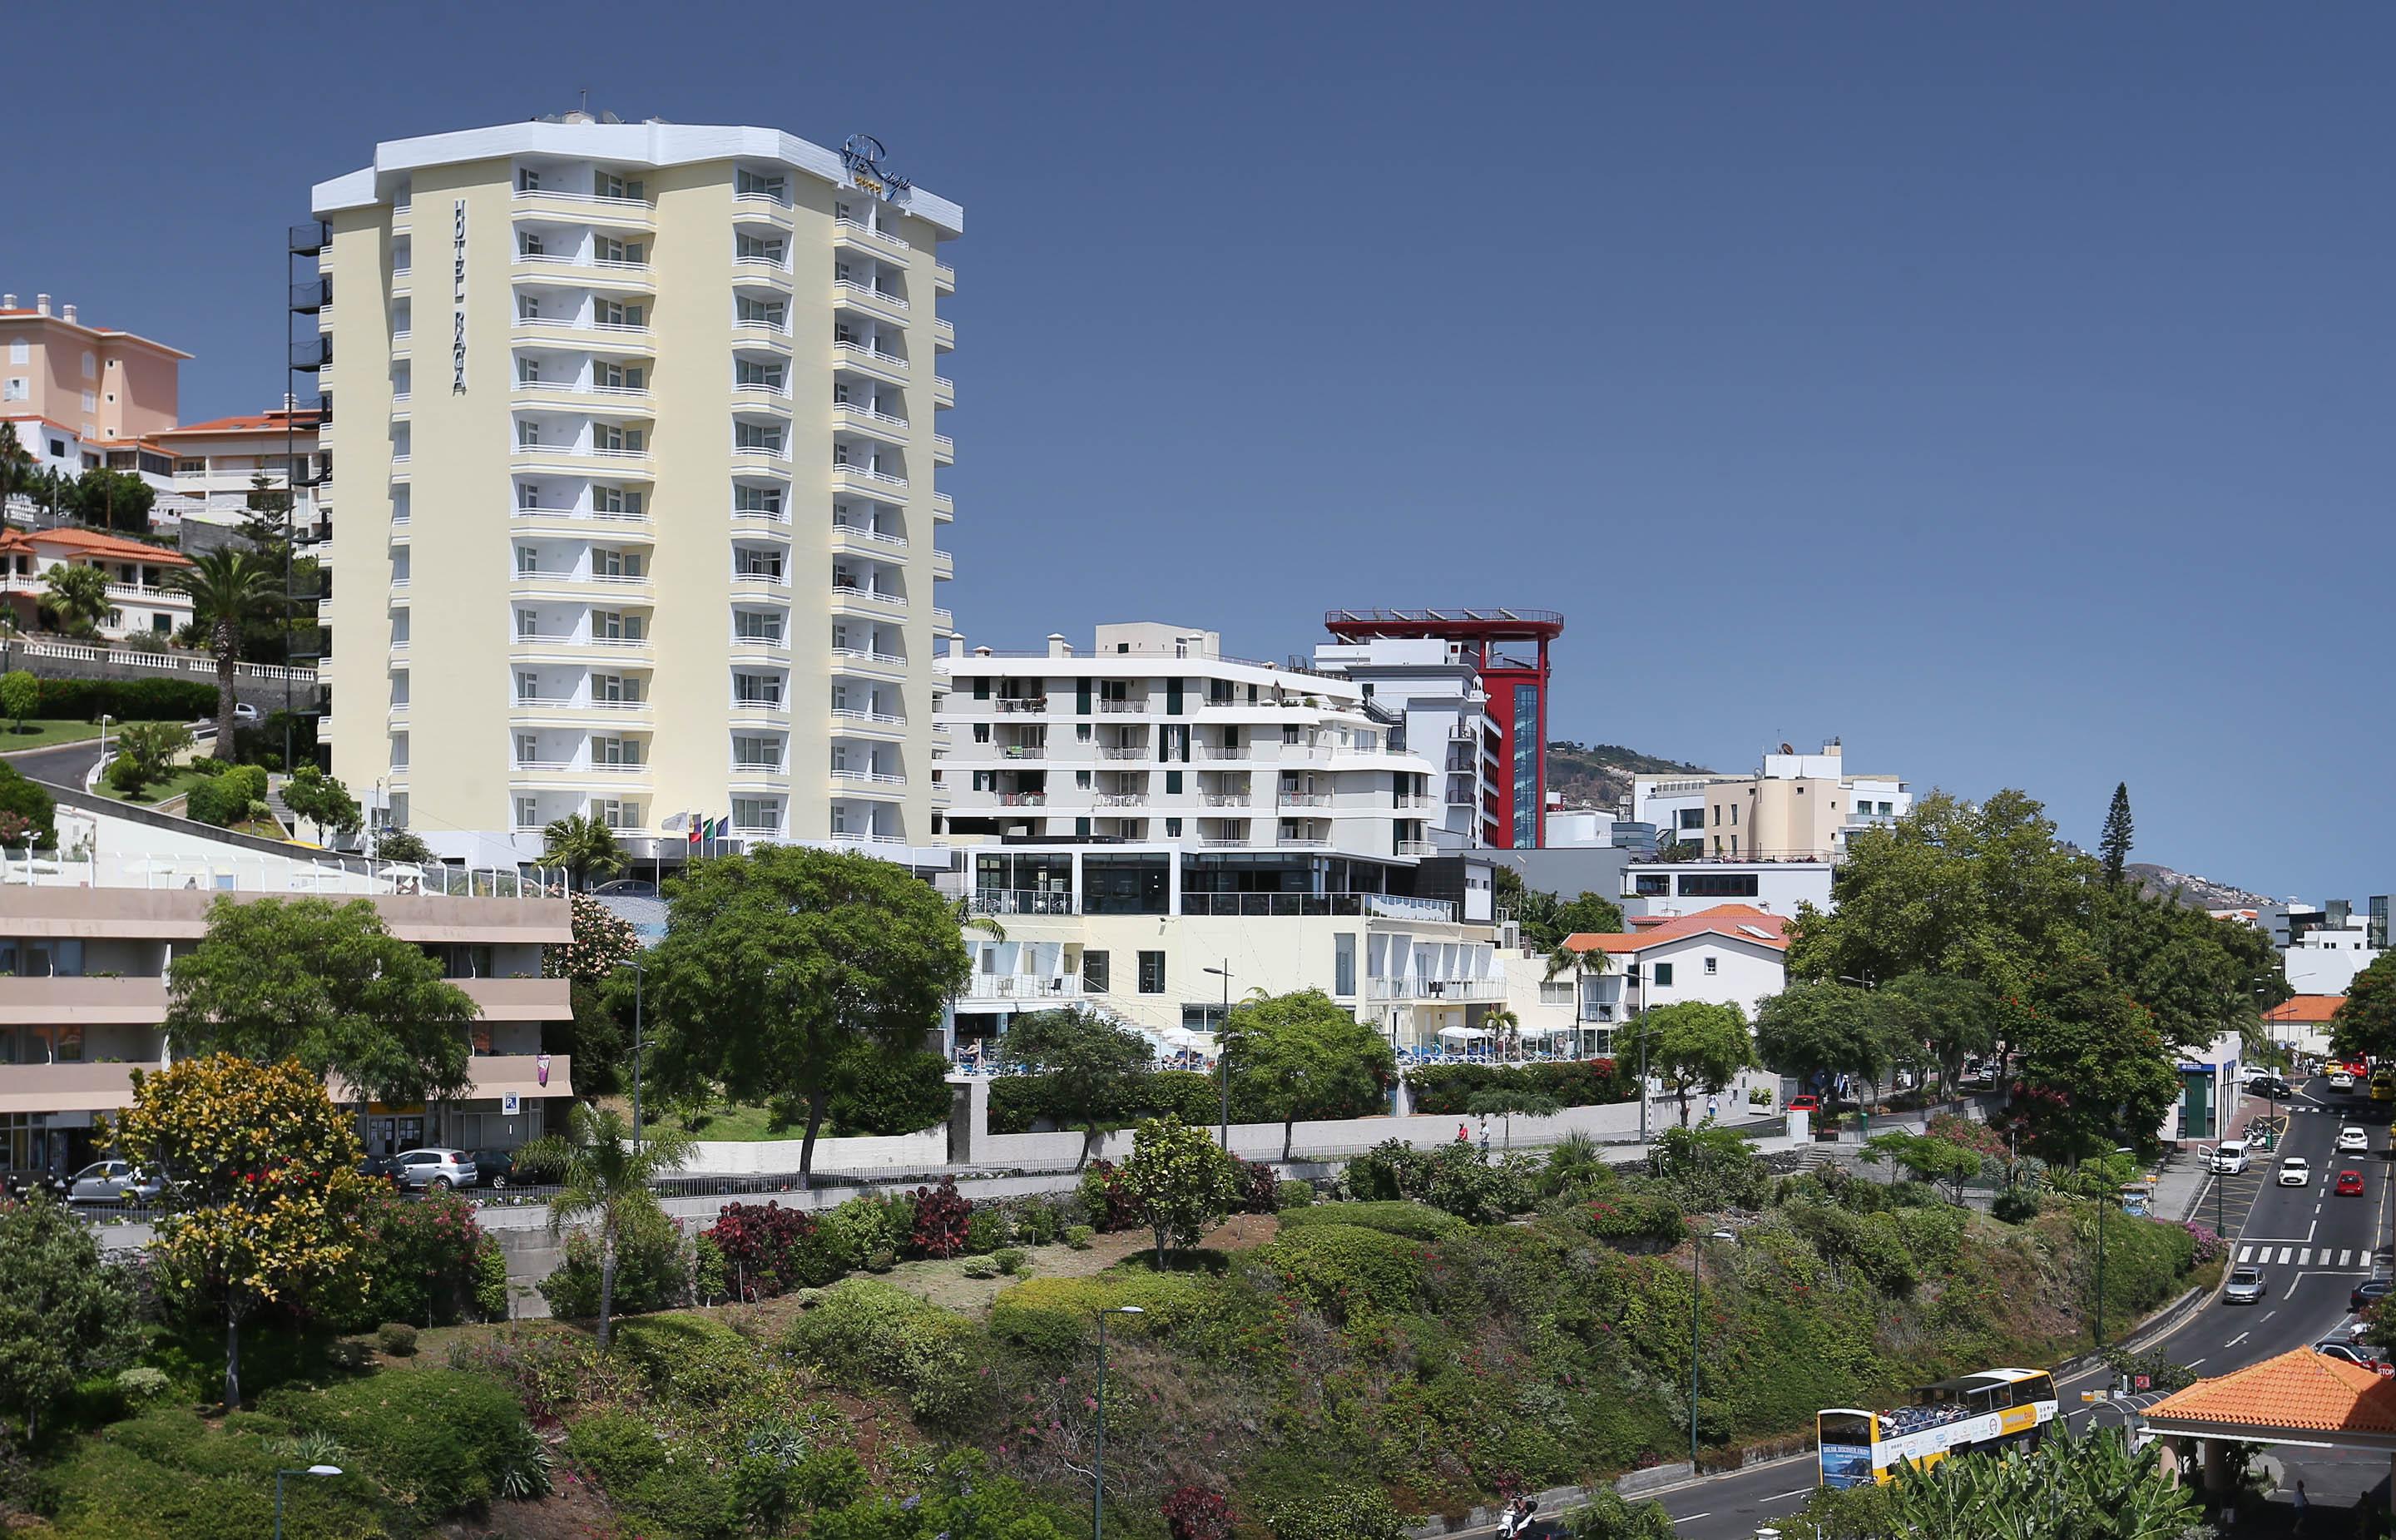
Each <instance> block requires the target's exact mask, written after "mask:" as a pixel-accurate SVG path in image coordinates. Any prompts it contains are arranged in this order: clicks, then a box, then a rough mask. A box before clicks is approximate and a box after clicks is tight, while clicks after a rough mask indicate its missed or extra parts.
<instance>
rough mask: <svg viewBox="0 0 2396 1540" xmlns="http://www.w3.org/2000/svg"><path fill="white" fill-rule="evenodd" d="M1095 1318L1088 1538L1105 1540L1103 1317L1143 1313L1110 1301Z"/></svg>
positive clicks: (1105, 1435)
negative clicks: (1093, 1434)
mask: <svg viewBox="0 0 2396 1540" xmlns="http://www.w3.org/2000/svg"><path fill="white" fill-rule="evenodd" d="M1091 1313H1092V1314H1094V1315H1096V1316H1097V1317H1098V1437H1097V1438H1096V1440H1094V1441H1093V1442H1092V1445H1091V1449H1092V1457H1091V1460H1090V1476H1091V1487H1090V1540H1106V1533H1107V1317H1109V1316H1111V1315H1135V1316H1136V1315H1146V1314H1147V1313H1148V1312H1147V1311H1146V1310H1144V1309H1142V1308H1140V1307H1138V1306H1137V1305H1113V1306H1110V1307H1108V1308H1105V1309H1101V1310H1095V1311H1093V1312H1091Z"/></svg>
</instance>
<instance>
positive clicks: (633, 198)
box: [592, 171, 648, 203]
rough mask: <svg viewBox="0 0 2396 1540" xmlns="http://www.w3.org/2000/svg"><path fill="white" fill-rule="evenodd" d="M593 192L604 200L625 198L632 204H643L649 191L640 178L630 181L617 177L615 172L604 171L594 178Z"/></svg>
mask: <svg viewBox="0 0 2396 1540" xmlns="http://www.w3.org/2000/svg"><path fill="white" fill-rule="evenodd" d="M592 191H593V192H597V193H598V194H599V195H600V196H601V197H603V198H623V199H626V200H628V201H630V202H632V203H639V202H642V201H643V200H644V199H646V197H647V196H648V192H647V190H646V188H645V187H644V186H643V185H642V183H641V180H640V179H639V178H637V177H634V178H631V179H626V178H623V177H619V176H618V175H616V173H614V172H613V171H602V172H600V173H599V174H598V175H597V176H595V177H593V178H592Z"/></svg>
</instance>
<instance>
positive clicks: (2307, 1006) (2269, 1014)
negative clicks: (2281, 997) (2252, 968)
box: [2263, 995, 2346, 1021]
mask: <svg viewBox="0 0 2396 1540" xmlns="http://www.w3.org/2000/svg"><path fill="white" fill-rule="evenodd" d="M2345 1003H2346V996H2344V995H2298V996H2296V998H2295V999H2293V1000H2290V1001H2288V1002H2285V1003H2284V1004H2279V1005H2274V1006H2272V1007H2271V1008H2270V1010H2268V1011H2266V1012H2264V1013H2263V1019H2264V1020H2266V1021H2327V1020H2328V1019H2329V1018H2330V1017H2332V1016H2336V1014H2337V1008H2338V1007H2339V1006H2341V1005H2343V1004H2345Z"/></svg>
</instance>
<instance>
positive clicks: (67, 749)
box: [6, 735, 113, 791]
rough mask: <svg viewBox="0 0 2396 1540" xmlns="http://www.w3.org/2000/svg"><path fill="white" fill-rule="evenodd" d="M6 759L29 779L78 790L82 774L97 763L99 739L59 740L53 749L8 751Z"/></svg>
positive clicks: (87, 772)
mask: <svg viewBox="0 0 2396 1540" xmlns="http://www.w3.org/2000/svg"><path fill="white" fill-rule="evenodd" d="M112 737H113V735H112ZM6 763H7V765H8V766H9V768H11V769H13V770H15V771H16V772H17V774H19V775H20V776H23V777H27V778H29V779H32V780H37V781H41V782H44V783H45V784H47V785H50V786H63V787H66V788H67V789H69V790H77V791H79V790H83V778H84V777H85V776H87V775H88V774H90V772H91V767H92V766H93V765H95V764H98V763H100V740H99V739H98V738H87V739H85V740H84V741H83V742H81V743H61V744H60V745H59V746H58V747H57V748H55V749H35V750H32V751H31V752H28V753H22V754H11V755H9V756H8V758H7V762H6Z"/></svg>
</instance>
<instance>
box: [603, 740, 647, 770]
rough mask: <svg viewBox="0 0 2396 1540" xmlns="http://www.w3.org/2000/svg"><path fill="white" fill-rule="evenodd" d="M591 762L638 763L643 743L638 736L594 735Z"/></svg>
mask: <svg viewBox="0 0 2396 1540" xmlns="http://www.w3.org/2000/svg"><path fill="white" fill-rule="evenodd" d="M591 763H593V764H638V763H641V743H640V740H639V739H638V738H619V737H594V738H592V740H591Z"/></svg>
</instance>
